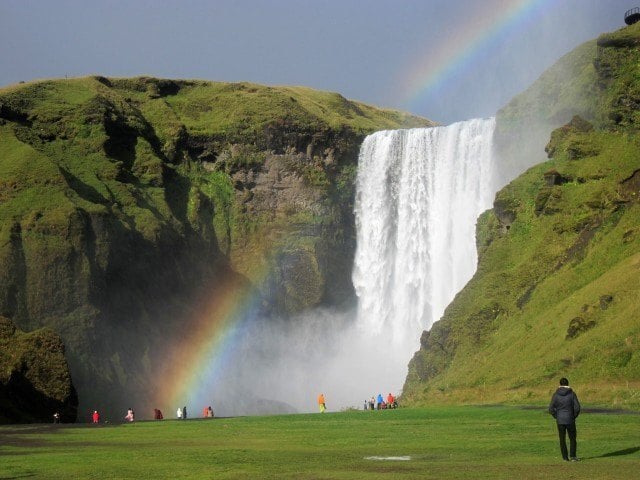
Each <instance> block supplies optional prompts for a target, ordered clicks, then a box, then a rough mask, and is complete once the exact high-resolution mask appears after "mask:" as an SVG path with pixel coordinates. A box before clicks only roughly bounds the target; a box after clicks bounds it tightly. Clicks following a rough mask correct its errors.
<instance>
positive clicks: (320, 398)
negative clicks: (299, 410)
mask: <svg viewBox="0 0 640 480" xmlns="http://www.w3.org/2000/svg"><path fill="white" fill-rule="evenodd" d="M318 407H319V408H320V413H324V411H325V410H326V409H327V405H326V404H325V402H324V393H321V394H320V395H318Z"/></svg>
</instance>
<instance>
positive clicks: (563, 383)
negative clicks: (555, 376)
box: [560, 377, 569, 387]
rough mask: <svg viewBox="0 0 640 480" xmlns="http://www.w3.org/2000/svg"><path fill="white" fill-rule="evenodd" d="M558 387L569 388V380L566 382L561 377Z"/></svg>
mask: <svg viewBox="0 0 640 480" xmlns="http://www.w3.org/2000/svg"><path fill="white" fill-rule="evenodd" d="M560 385H562V386H563V387H568V386H569V380H567V379H566V378H564V377H562V378H561V379H560Z"/></svg>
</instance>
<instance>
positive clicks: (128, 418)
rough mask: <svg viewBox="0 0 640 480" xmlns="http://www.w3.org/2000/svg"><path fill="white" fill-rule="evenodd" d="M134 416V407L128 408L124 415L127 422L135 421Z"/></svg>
mask: <svg viewBox="0 0 640 480" xmlns="http://www.w3.org/2000/svg"><path fill="white" fill-rule="evenodd" d="M133 417H134V413H133V408H130V409H129V410H127V415H126V416H125V417H124V419H125V420H126V421H127V422H133Z"/></svg>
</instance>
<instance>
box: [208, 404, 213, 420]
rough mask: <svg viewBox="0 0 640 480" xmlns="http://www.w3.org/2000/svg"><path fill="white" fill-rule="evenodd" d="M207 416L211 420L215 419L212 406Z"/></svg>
mask: <svg viewBox="0 0 640 480" xmlns="http://www.w3.org/2000/svg"><path fill="white" fill-rule="evenodd" d="M207 414H208V415H209V418H213V408H211V405H209V409H208V412H207Z"/></svg>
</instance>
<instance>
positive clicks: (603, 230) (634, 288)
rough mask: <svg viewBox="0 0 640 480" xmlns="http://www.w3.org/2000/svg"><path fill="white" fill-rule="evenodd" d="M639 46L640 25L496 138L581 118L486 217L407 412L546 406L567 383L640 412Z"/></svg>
mask: <svg viewBox="0 0 640 480" xmlns="http://www.w3.org/2000/svg"><path fill="white" fill-rule="evenodd" d="M638 45H640V25H635V26H632V27H628V28H625V29H623V30H621V31H619V32H615V33H613V34H607V35H603V36H602V37H600V39H598V41H597V43H596V42H589V43H588V44H586V45H584V46H582V47H580V48H578V49H577V50H576V51H575V52H573V53H572V54H569V55H567V56H566V57H565V58H563V59H562V60H561V61H560V62H559V63H558V65H556V66H554V67H553V68H552V69H551V70H550V71H549V72H548V73H546V74H545V75H543V76H542V77H541V79H540V80H539V81H538V82H537V83H536V84H535V85H533V86H532V87H531V89H529V90H528V91H527V92H525V93H524V94H522V95H521V96H519V97H517V98H516V99H514V101H513V102H511V103H510V104H509V105H508V106H507V107H506V108H505V109H504V110H503V111H501V112H500V114H499V116H498V123H499V124H500V123H501V122H502V126H501V127H500V128H501V129H502V130H501V132H502V134H504V132H505V131H508V130H510V129H512V130H517V129H518V128H523V126H525V127H526V125H527V123H528V119H530V118H532V117H535V118H536V120H535V122H534V123H535V124H536V125H540V126H541V125H543V124H545V123H546V124H548V123H549V122H548V120H549V118H550V116H551V117H553V116H554V115H560V116H562V117H563V118H565V119H566V116H567V115H569V114H573V115H576V116H574V117H573V118H572V119H571V120H570V121H569V122H568V123H567V124H566V125H564V126H563V127H561V128H558V129H556V130H554V131H553V133H552V134H551V139H550V141H549V143H548V145H547V148H546V151H547V154H548V156H549V157H550V158H551V159H550V160H549V161H547V162H544V163H542V164H539V165H538V166H536V167H534V168H531V169H530V170H529V171H527V172H526V173H525V174H523V175H521V176H520V177H519V178H518V179H516V180H515V181H513V182H512V183H511V184H510V185H508V186H507V187H505V188H504V189H503V190H502V191H500V192H499V193H498V194H497V196H496V199H495V202H494V209H493V210H491V211H488V212H485V213H484V214H483V215H482V216H481V217H480V219H479V221H478V227H477V244H478V251H479V262H478V270H477V273H476V274H475V276H474V277H473V279H472V280H471V281H470V282H469V283H468V284H467V286H466V287H465V288H464V289H463V290H462V291H461V292H460V293H459V294H458V295H457V296H456V298H455V300H454V301H453V302H452V303H451V304H450V305H449V307H448V308H447V310H446V311H445V314H444V316H443V318H442V319H441V320H440V321H439V322H437V323H436V324H434V325H433V327H432V328H431V331H429V332H424V333H423V335H422V338H421V348H420V350H419V351H418V352H417V353H416V354H415V356H414V357H413V359H412V360H411V363H410V366H409V374H408V376H407V380H406V383H405V387H404V400H405V401H406V402H412V403H422V402H426V401H428V402H434V401H435V402H440V401H447V402H449V401H458V402H471V403H479V402H495V401H517V402H527V403H528V402H537V401H547V400H548V398H549V395H550V393H551V392H552V391H553V389H554V388H555V386H556V383H557V379H558V378H559V377H560V376H568V377H569V378H570V379H571V380H572V382H574V383H575V384H577V385H578V386H579V390H580V392H582V394H581V398H582V399H584V402H586V403H589V404H607V405H615V406H624V407H632V408H638V407H640V323H639V321H638V319H639V318H640V306H639V305H638V302H637V299H638V294H639V287H638V286H639V285H640V282H639V279H640V229H639V227H638V225H640V155H639V152H640V135H639V127H640V122H638V105H640V76H639V75H638V71H637V68H638V67H637V66H638V64H639V61H640V50H639V49H638ZM561 71H564V72H566V71H571V72H574V73H576V72H577V73H578V76H577V77H572V78H570V79H567V81H565V82H562V83H559V82H558V81H557V80H558V79H557V77H556V73H558V72H561ZM545 95H547V96H548V97H547V98H545ZM534 106H535V107H534ZM554 111H555V113H553V112H554ZM577 114H579V115H580V116H578V115H577ZM542 117H544V118H542ZM499 134H500V130H499ZM524 136H525V134H524V133H523V132H521V133H519V134H518V135H514V139H515V140H516V141H517V140H518V139H519V138H523V137H524ZM505 138H506V137H503V139H502V140H503V141H504V140H505ZM516 148H517V145H516V146H511V147H509V148H504V149H503V153H505V152H506V153H507V154H509V153H511V154H515V153H514V152H515V151H516Z"/></svg>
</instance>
